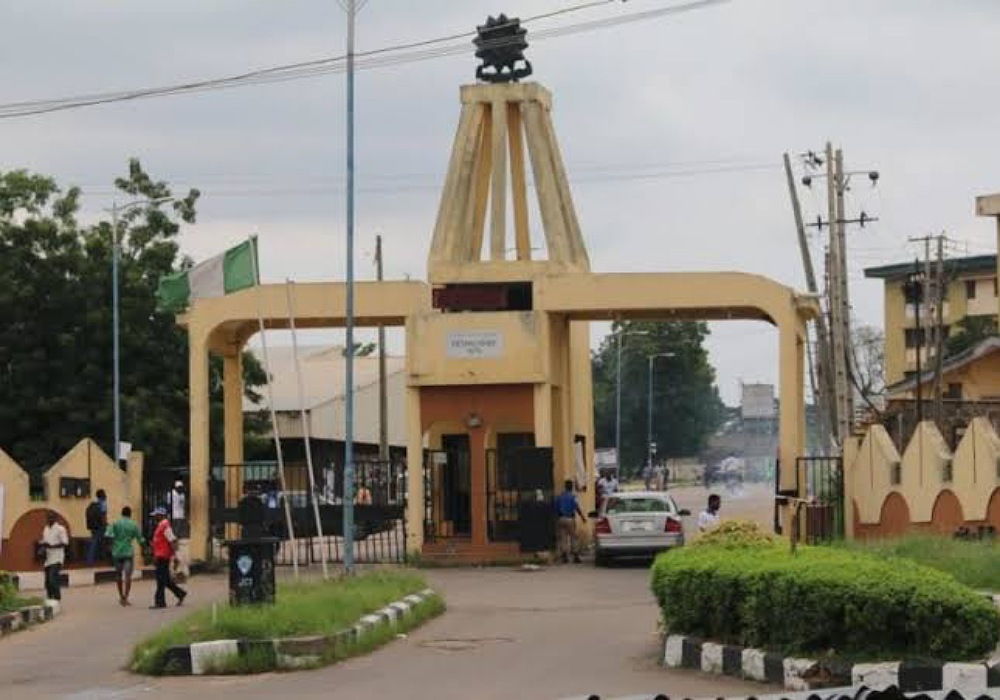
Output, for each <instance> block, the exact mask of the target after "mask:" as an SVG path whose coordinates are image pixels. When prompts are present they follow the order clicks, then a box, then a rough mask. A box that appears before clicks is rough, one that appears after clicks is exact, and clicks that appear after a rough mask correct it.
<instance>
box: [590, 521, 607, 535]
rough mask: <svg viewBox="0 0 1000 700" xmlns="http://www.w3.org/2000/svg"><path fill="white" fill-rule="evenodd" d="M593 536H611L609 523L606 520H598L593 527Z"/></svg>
mask: <svg viewBox="0 0 1000 700" xmlns="http://www.w3.org/2000/svg"><path fill="white" fill-rule="evenodd" d="M594 534H595V535H610V534H611V523H609V522H608V519H607V518H600V519H599V520H598V521H597V523H596V524H595V525H594Z"/></svg>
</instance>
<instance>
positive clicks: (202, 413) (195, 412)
mask: <svg viewBox="0 0 1000 700" xmlns="http://www.w3.org/2000/svg"><path fill="white" fill-rule="evenodd" d="M188 343H189V345H188V362H189V366H188V392H189V396H190V403H191V425H190V441H191V447H190V450H191V452H190V456H191V464H190V470H191V471H190V473H191V493H190V498H191V502H190V504H189V506H188V507H189V508H190V513H191V557H192V558H193V559H202V560H203V559H205V558H206V557H207V555H208V470H209V466H210V464H209V459H210V457H209V454H210V452H209V429H210V427H209V415H210V413H211V403H210V396H209V386H208V345H207V343H206V341H205V338H204V336H203V335H202V334H200V333H197V332H196V330H195V329H194V328H191V329H189V338H188Z"/></svg>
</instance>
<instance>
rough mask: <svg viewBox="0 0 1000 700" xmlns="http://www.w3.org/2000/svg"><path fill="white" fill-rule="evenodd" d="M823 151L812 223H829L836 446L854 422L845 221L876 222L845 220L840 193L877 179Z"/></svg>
mask: <svg viewBox="0 0 1000 700" xmlns="http://www.w3.org/2000/svg"><path fill="white" fill-rule="evenodd" d="M824 153H825V165H826V173H825V175H816V176H815V177H825V178H826V197H827V221H826V222H824V221H823V217H822V216H820V217H819V218H818V220H817V221H816V223H814V224H810V226H816V227H818V228H819V229H820V230H821V231H822V229H823V226H829V229H830V235H829V242H828V246H827V256H828V257H827V260H828V271H827V275H828V276H827V281H828V284H827V292H828V299H827V308H828V309H829V312H830V344H829V347H830V348H831V350H830V352H831V354H832V358H831V359H830V366H831V367H832V373H833V377H832V384H833V388H832V393H833V399H834V400H833V410H832V411H831V413H832V420H833V422H834V424H835V428H836V430H835V431H834V438H835V440H836V441H837V444H838V445H839V447H840V449H841V450H842V449H843V446H844V443H845V441H846V440H847V439H848V438H849V437H850V436H851V432H852V427H853V424H854V394H853V390H852V388H851V386H850V379H851V376H852V368H851V362H850V359H849V357H850V355H851V354H852V353H850V349H851V334H852V332H851V303H850V297H849V294H848V266H847V236H846V226H847V224H860V225H861V227H862V228H863V227H864V226H865V225H866V224H867V223H869V222H873V221H878V219H877V218H874V217H871V216H869V215H868V214H866V213H865V212H864V211H862V212H861V213H860V215H859V216H858V218H854V219H848V218H846V216H845V212H846V209H845V206H844V195H845V193H846V192H847V190H848V189H849V185H850V179H851V176H852V175H861V174H864V175H867V177H868V179H869V180H870V181H871V183H872V186H874V185H875V184H876V183H877V182H878V179H879V174H878V172H877V171H874V170H869V171H851V172H845V171H844V153H843V151H841V150H840V149H839V148H838V149H837V151H836V153H835V152H834V150H833V146H832V144H831V143H830V142H827V144H826V149H825V151H824ZM807 155H808V157H809V160H808V161H807V162H808V163H810V164H811V165H813V166H818V165H823V164H824V160H821V159H820V158H819V156H817V155H816V154H814V153H812V152H810V153H809V154H807ZM813 179H814V177H813V176H806V177H804V178H802V182H803V184H804V185H806V186H807V187H810V186H811V185H812V181H813Z"/></svg>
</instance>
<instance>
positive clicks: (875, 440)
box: [844, 425, 906, 523]
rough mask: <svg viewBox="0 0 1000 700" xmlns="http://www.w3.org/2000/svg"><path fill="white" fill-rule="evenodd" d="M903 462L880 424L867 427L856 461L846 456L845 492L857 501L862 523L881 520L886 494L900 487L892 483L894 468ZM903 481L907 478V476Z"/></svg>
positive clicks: (859, 517)
mask: <svg viewBox="0 0 1000 700" xmlns="http://www.w3.org/2000/svg"><path fill="white" fill-rule="evenodd" d="M901 462H902V457H901V456H900V454H899V452H898V451H897V450H896V446H895V445H893V444H892V438H890V437H889V433H887V432H886V430H885V428H883V427H882V426H881V425H873V426H871V427H870V428H869V429H868V432H867V433H866V434H865V437H864V440H863V441H862V442H861V446H860V448H858V450H857V452H856V453H855V454H854V458H853V460H851V459H849V458H847V457H845V461H844V465H845V482H846V483H845V491H846V493H847V494H848V495H849V496H851V497H853V499H854V502H855V503H857V514H858V519H859V520H860V522H862V523H877V522H878V521H879V514H880V511H881V508H882V502H883V501H885V497H886V496H888V495H889V493H890V492H892V491H897V490H899V489H900V487H899V486H894V485H893V484H892V469H893V465H895V464H900V463H901ZM903 481H904V483H905V481H906V477H905V475H904V477H903Z"/></svg>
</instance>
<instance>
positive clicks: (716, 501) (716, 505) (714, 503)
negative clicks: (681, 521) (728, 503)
mask: <svg viewBox="0 0 1000 700" xmlns="http://www.w3.org/2000/svg"><path fill="white" fill-rule="evenodd" d="M721 508H722V498H721V497H719V495H718V494H714V493H713V494H712V495H710V496H709V497H708V508H706V509H705V510H703V511H702V512H701V514H700V515H699V516H698V532H708V531H709V530H712V529H714V528H715V526H717V525H718V524H719V510H720V509H721Z"/></svg>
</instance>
